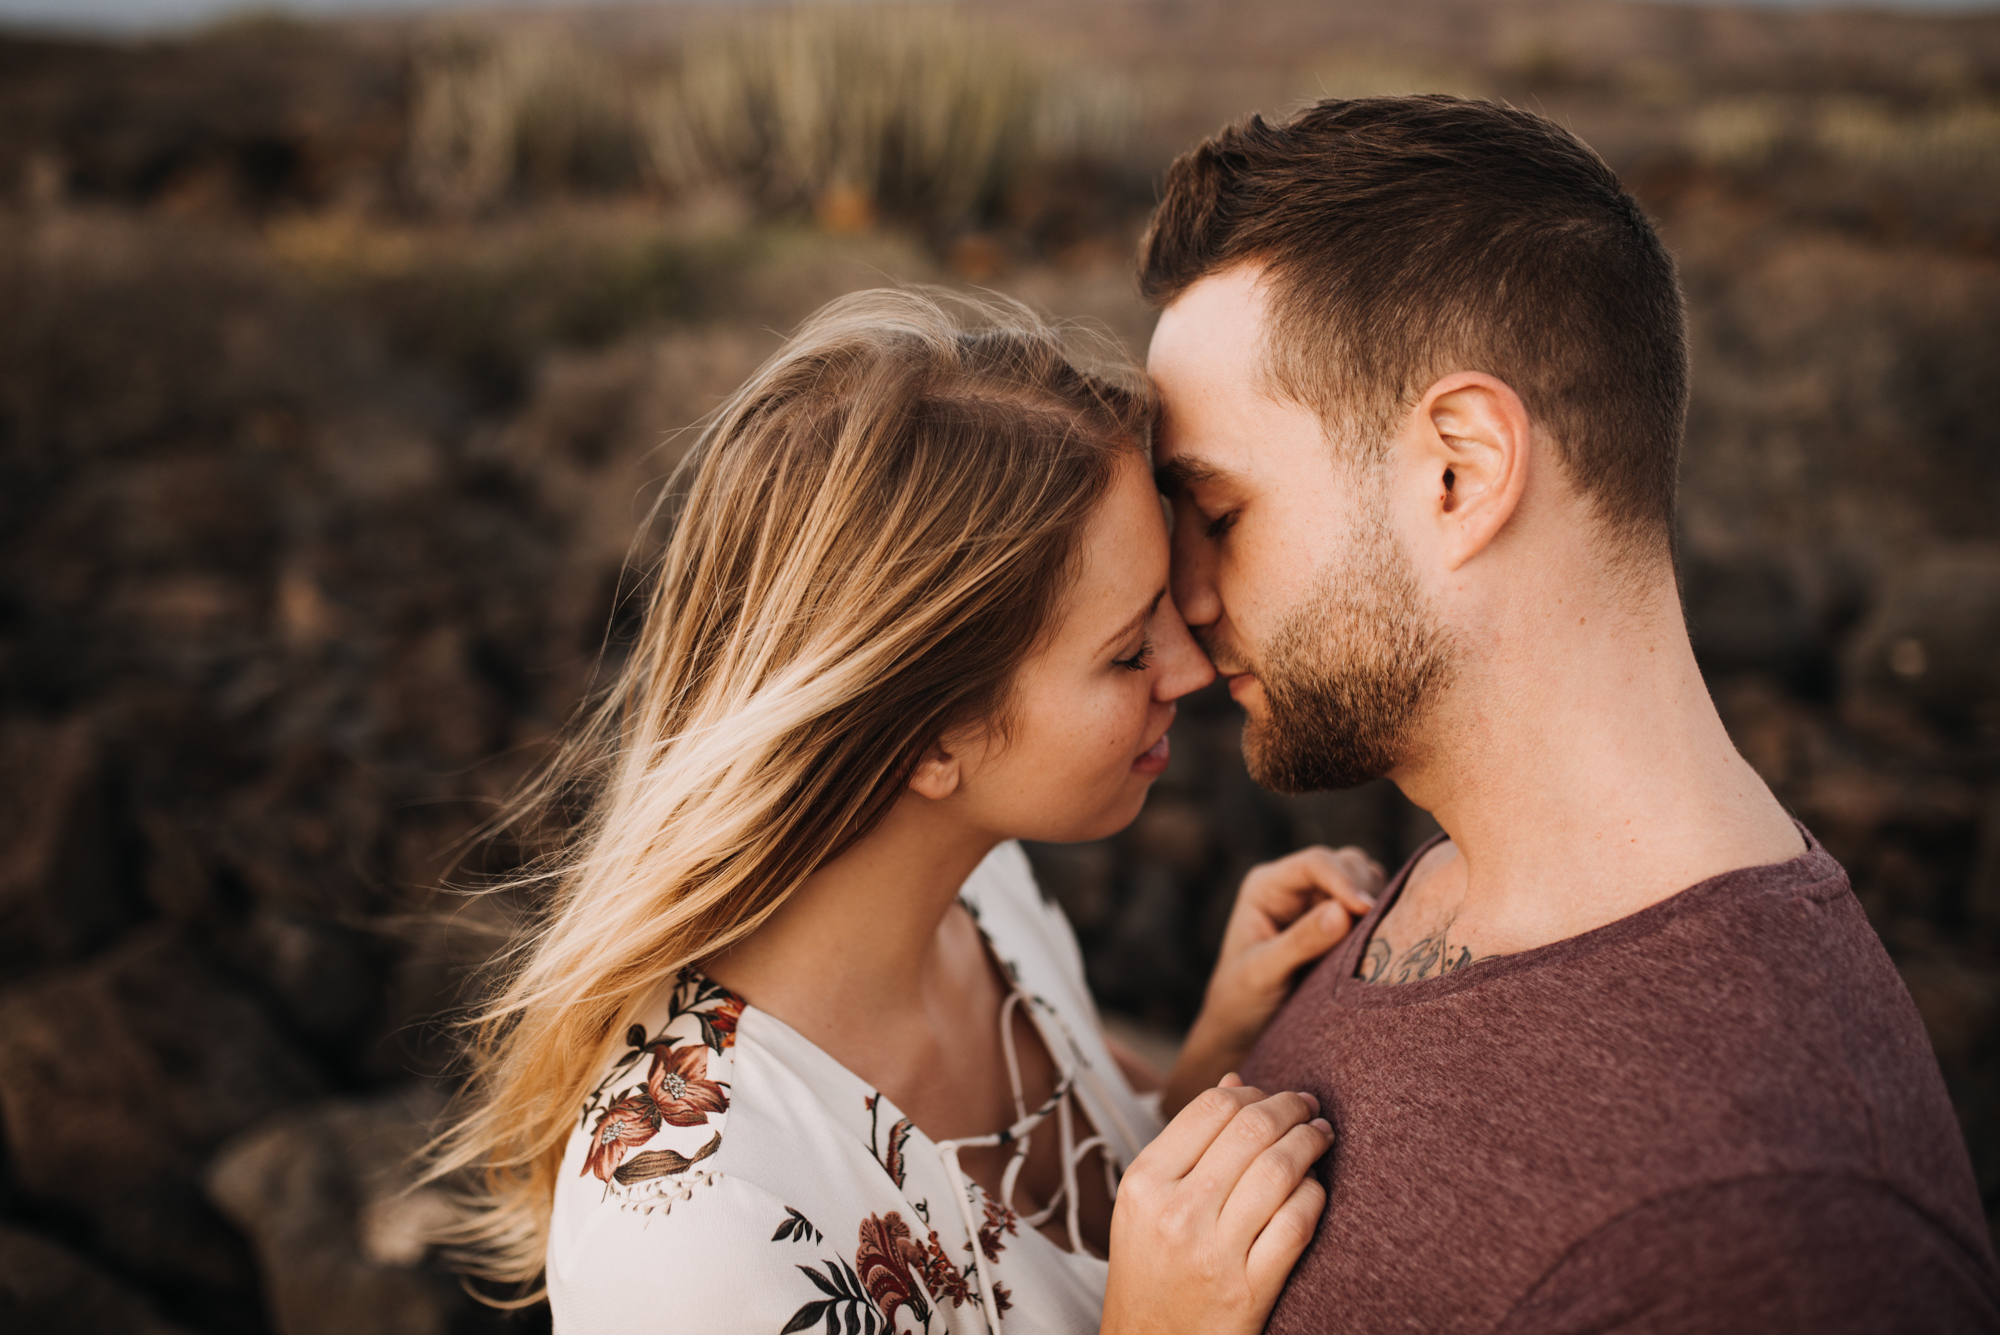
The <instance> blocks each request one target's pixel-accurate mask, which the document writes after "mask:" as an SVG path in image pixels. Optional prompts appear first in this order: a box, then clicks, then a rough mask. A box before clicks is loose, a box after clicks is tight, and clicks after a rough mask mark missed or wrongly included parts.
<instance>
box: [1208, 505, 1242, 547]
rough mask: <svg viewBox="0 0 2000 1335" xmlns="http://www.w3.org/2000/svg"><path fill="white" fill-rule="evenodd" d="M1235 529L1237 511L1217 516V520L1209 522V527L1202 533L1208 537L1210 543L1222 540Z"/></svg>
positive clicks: (1228, 511) (1227, 511)
mask: <svg viewBox="0 0 2000 1335" xmlns="http://www.w3.org/2000/svg"><path fill="white" fill-rule="evenodd" d="M1235 527H1236V511H1234V510H1226V511H1224V512H1223V513H1221V514H1219V515H1217V516H1216V517H1215V518H1213V519H1211V520H1209V521H1208V524H1207V526H1206V527H1205V528H1204V529H1203V530H1202V531H1203V532H1204V533H1206V534H1207V535H1208V540H1209V541H1210V542H1214V541H1215V540H1216V539H1217V538H1220V537H1221V536H1222V535H1223V534H1225V533H1227V532H1229V530H1230V529H1232V528H1235Z"/></svg>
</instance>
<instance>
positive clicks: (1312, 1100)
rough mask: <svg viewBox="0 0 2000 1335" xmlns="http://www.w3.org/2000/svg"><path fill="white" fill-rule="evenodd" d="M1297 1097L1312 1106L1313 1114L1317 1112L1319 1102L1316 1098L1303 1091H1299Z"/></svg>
mask: <svg viewBox="0 0 2000 1335" xmlns="http://www.w3.org/2000/svg"><path fill="white" fill-rule="evenodd" d="M1299 1097H1300V1098H1302V1099H1304V1100H1305V1101H1306V1102H1307V1103H1309V1104H1311V1105H1312V1110H1313V1111H1314V1112H1318V1111H1319V1100H1318V1099H1316V1098H1314V1097H1313V1096H1312V1095H1310V1094H1308V1093H1306V1092H1305V1091H1304V1090H1303V1089H1302V1090H1300V1091H1299Z"/></svg>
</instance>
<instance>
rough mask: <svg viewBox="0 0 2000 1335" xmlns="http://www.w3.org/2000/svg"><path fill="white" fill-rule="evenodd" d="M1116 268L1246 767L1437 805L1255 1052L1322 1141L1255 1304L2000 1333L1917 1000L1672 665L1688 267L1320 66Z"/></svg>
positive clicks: (1496, 124)
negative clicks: (1381, 788)
mask: <svg viewBox="0 0 2000 1335" xmlns="http://www.w3.org/2000/svg"><path fill="white" fill-rule="evenodd" d="M1141 264H1142V274H1141V281H1142V285H1143V287H1144V289H1145V291H1146V293H1147V295H1148V296H1149V298H1150V299H1152V300H1153V301H1154V302H1155V303H1156V304H1157V305H1159V306H1161V307H1162V308H1163V311H1162V314H1161V317H1160V322H1159V327H1158V331H1157V332H1156V334H1155V335H1154V339H1153V344H1152V350H1151V354H1150V358H1149V367H1150V370H1151V372H1152V374H1153V376H1154V377H1155V379H1156V380H1157V381H1158V383H1159V386H1160V390H1161V393H1162V396H1163V402H1164V415H1163V423H1162V431H1161V439H1160V443H1159V461H1160V478H1161V482H1162V486H1163V489H1164V490H1165V491H1166V492H1167V494H1168V495H1169V496H1170V497H1171V500H1172V503H1173V506H1174V511H1175V518H1174V544H1175V546H1174V557H1175V573H1174V586H1173V591H1174V596H1175V598H1176V600H1177V601H1178V603H1179V606H1180V610H1181V612H1182V613H1183V614H1184V615H1185V616H1186V618H1187V620H1188V622H1189V624H1190V625H1191V626H1193V627H1194V628H1195V630H1196V634H1197V635H1198V636H1199V637H1200V638H1201V639H1202V640H1203V642H1204V643H1205V645H1206V647H1207V648H1208V650H1209V652H1210V654H1211V656H1212V657H1213V658H1214V659H1215V662H1216V666H1217V668H1218V670H1219V671H1220V672H1222V673H1223V674H1225V675H1226V676H1227V677H1228V679H1229V690H1230V693H1231V695H1232V696H1234V697H1235V699H1236V700H1237V701H1238V702H1239V703H1240V704H1241V705H1242V707H1243V708H1244V710H1245V712H1246V714H1247V716H1248V717H1247V722H1246V724H1245V728H1244V751H1245V755H1246V757H1247V759H1248V761H1249V763H1250V766H1251V770H1252V773H1253V774H1254V775H1255V776H1256V777H1257V778H1258V780H1259V781H1260V782H1262V783H1264V784H1266V785H1267V786H1269V787H1272V788H1275V789H1278V790H1279V791H1283V792H1303V791H1308V790H1312V789H1322V788H1337V787H1343V786H1347V785H1352V784H1356V783H1360V782H1362V781H1364V780H1367V779H1370V778H1374V777H1376V776H1379V775H1385V774H1386V775H1388V776H1389V777H1390V778H1391V779H1393V780H1394V781H1395V782H1396V783H1397V784H1398V785H1399V786H1400V787H1401V788H1402V790H1403V791H1404V792H1405V793H1406V794H1407V795H1408V796H1409V797H1410V799H1411V800H1412V801H1414V802H1416V803H1417V804H1418V805H1420V806H1422V807H1424V808H1425V809H1426V810H1428V811H1429V812H1431V813H1432V815H1434V816H1435V817H1436V818H1437V821H1438V823H1439V825H1440V826H1442V827H1443V829H1444V831H1445V832H1446V835H1447V836H1448V837H1447V839H1445V840H1443V841H1440V842H1438V843H1436V844H1434V845H1433V846H1431V847H1429V848H1428V849H1426V850H1425V851H1424V852H1422V853H1420V854H1419V855H1418V856H1417V858H1416V859H1414V861H1413V863H1412V865H1411V866H1410V867H1408V868H1406V869H1405V871H1404V872H1403V873H1402V875H1401V876H1400V877H1399V878H1398V879H1397V880H1396V881H1395V882H1392V884H1391V885H1390V887H1389V890H1388V892H1387V893H1385V894H1384V895H1383V896H1382V902H1381V905H1380V906H1379V907H1378V908H1377V909H1375V910H1374V911H1373V912H1372V913H1371V914H1370V915H1369V916H1368V917H1367V918H1365V919H1364V920H1363V921H1362V922H1361V923H1360V924H1359V925H1358V926H1357V928H1356V929H1355V931H1354V932H1353V933H1352V934H1351V935H1350V936H1349V938H1348V939H1347V941H1345V942H1344V943H1343V944H1342V945H1341V946H1340V947H1339V948H1338V949H1336V950H1335V951H1334V952H1333V953H1332V954H1331V955H1329V956H1328V957H1327V959H1326V960H1324V961H1323V962H1322V963H1321V964H1320V966H1319V967H1318V968H1317V969H1316V970H1315V971H1313V972H1312V973H1311V974H1310V975H1308V977H1307V978H1306V979H1305V981H1304V982H1303V983H1302V984H1301V985H1300V987H1299V989H1298V991H1297V992H1296V993H1295V994H1294V996H1293V997H1292V999H1291V1001H1290V1002H1289V1003H1288V1004H1287V1006H1286V1008H1285V1009H1284V1011H1283V1012H1282V1013H1281V1014H1280V1015H1279V1017H1278V1018H1277V1020H1276V1021H1275V1022H1274V1023H1273V1025H1272V1027H1271V1028H1270V1030H1269V1031H1268V1032H1267V1033H1266V1035H1265V1037H1264V1039H1263V1040H1262V1042H1261V1043H1260V1044H1259V1045H1258V1047H1257V1049H1256V1051H1255V1052H1254V1053H1253V1054H1252V1056H1251V1058H1250V1060H1249V1062H1248V1063H1247V1064H1246V1067H1245V1070H1244V1073H1243V1074H1244V1076H1245V1078H1246V1079H1247V1080H1248V1081H1249V1082H1250V1083H1252V1084H1255V1085H1259V1086H1262V1087H1264V1088H1267V1089H1300V1090H1306V1091H1310V1092H1311V1093H1313V1094H1314V1095H1316V1096H1317V1097H1318V1098H1319V1099H1320V1100H1321V1103H1322V1105H1323V1107H1324V1109H1325V1112H1326V1115H1327V1116H1328V1117H1329V1118H1330V1119H1331V1120H1332V1122H1333V1124H1334V1127H1335V1132H1336V1136H1337V1139H1336V1142H1335V1148H1334V1150H1333V1152H1332V1154H1331V1155H1330V1156H1329V1160H1328V1163H1327V1167H1326V1171H1327V1174H1328V1189H1329V1195H1328V1204H1327V1208H1326V1212H1325V1215H1324V1217H1323V1219H1322V1221H1321V1224H1320V1228H1319V1231H1318V1234H1317V1236H1316V1238H1315V1240H1314V1242H1313V1244H1312V1246H1311V1248H1310V1249H1309V1250H1308V1252H1307V1253H1306V1256H1305V1258H1304V1260H1302V1261H1301V1262H1300V1264H1299V1267H1298V1269H1297V1270H1296V1271H1295V1272H1294V1273H1293V1276H1292V1279H1291V1282H1290V1285H1289V1286H1288V1288H1287V1289H1286V1291H1285V1294H1284V1296H1283V1298H1282V1299H1281V1300H1280V1302H1279V1305H1278V1307H1277V1309H1276V1311H1275V1313H1274V1314H1273V1317H1272V1320H1271V1323H1270V1327H1269V1329H1270V1330H1271V1331H1273V1332H1278V1333H1279V1335H1284V1333H1286V1332H1294V1331H1300V1332H1302V1331H1315V1332H1318V1331H1350V1330H1351V1331H1368V1332H1381V1331H1425V1332H1445V1331H1507V1332H1517V1331H1535V1332H1550V1331H1585V1330H1589V1331H1606V1330H1618V1331H1690V1332H1692V1331H1704V1332H1707V1331H1746V1332H1747V1331H1805V1330H1810V1331H1887V1330H1898V1331H1901V1330H1926V1331H1930V1330H1953V1331H1956V1330H1975V1329H1976V1330H1991V1329H2000V1316H1997V1315H1996V1311H2000V1282H1996V1278H1995V1271H1994V1262H1993V1253H1992V1247H1991V1242H1990V1239H1989V1237H1988V1234H1987V1230H1986V1224H1985V1221H1984V1219H1983V1217H1982V1215H1981V1209H1980V1202H1979V1199H1978V1196H1977V1193H1976V1191H1975V1189H1974V1186H1973V1182H1972V1176H1971V1170H1970V1166H1969V1164H1968V1161H1967V1158H1966V1153H1965V1149H1964V1145H1963V1141H1962V1140H1961V1138H1960V1135H1959V1132H1958V1129H1957V1125H1956V1123H1955V1122H1954V1120H1953V1117H1952V1111H1951V1108H1950V1105H1949V1104H1948V1102H1947V1100H1946V1096H1945V1091H1944V1088H1943V1084H1942V1081H1941V1080H1940V1077H1939V1074H1938V1070H1937V1066H1936V1062H1935V1060H1934V1058H1933V1057H1932V1055H1931V1052H1930V1048H1929V1045H1928V1043H1927V1041H1926V1039H1925V1036H1924V1032H1923V1029H1922V1027H1921V1024H1920V1022H1919V1020H1918V1017H1917V1014H1916V1011H1915V1008H1914V1007H1913V1006H1912V1005H1911V1002H1910V999H1909V996H1908V994H1907V992H1906V991H1905V990H1904V988H1903V986H1902V984H1901V982H1900V980H1899V979H1898V978H1897V976H1896V973H1895V970H1894V969H1893V968H1892V967H1891V965H1890V963H1889V960H1888V958H1887V956H1886V955H1885V954H1884V952H1883V950H1882V948H1881V945H1880V943H1879V942H1878V941H1877V940H1876V938H1875V936H1874V934H1873V933H1872V931H1871V930H1870V929H1869V926H1868V924H1867V921H1866V919H1865V918H1864V917H1863V916H1862V912H1861V909H1860V907H1859V905H1858V903H1857V902H1856V901H1855V899H1854V896H1853V894H1852V892H1851V891H1850V889H1849V888H1848V885H1847V880H1846V877H1845V875H1844V873H1843V872H1842V871H1841V869H1840V867H1839V865H1838V864H1837V863H1835V862H1834V861H1833V859H1832V858H1831V857H1829V856H1828V855H1827V853H1826V852H1825V850H1824V849H1822V848H1821V847H1820V846H1819V845H1818V844H1817V843H1816V842H1815V841H1814V840H1813V839H1812V837H1811V836H1810V835H1809V834H1807V833H1806V832H1805V831H1804V830H1803V827H1801V826H1799V825H1798V824H1796V823H1795V822H1794V821H1793V820H1792V819H1791V818H1790V817H1789V816H1788V815H1787V814H1786V812H1785V810H1784V809H1783V808H1782V807H1781V806H1780V805H1779V804H1778V802H1777V801H1776V799H1775V798H1773V797H1772V795H1771V793H1770V791H1769V790H1768V789H1767V788H1766V787H1765V786H1764V784H1763V783H1762V782H1761V781H1760V780H1759V779H1758V777H1757V775H1756V774H1755V773H1754V772H1753V771H1752V770H1751V769H1750V767H1749V765H1748V764H1746V763H1745V762H1744V760H1743V759H1742V757H1741V756H1740V755H1738V754H1737V752H1736V749H1735V748H1734V746H1733V745H1732V744H1731V743H1730V740H1729V738H1728V736H1727V734H1726V733H1725V732H1724V730H1723V727H1722V724H1721V722H1720V720H1719V719H1718V717H1717V715H1716V712H1715V710H1714V707H1713V706H1712V705H1711V703H1710V701H1709V697H1708V694H1707V692H1706V690H1705V689H1704V687H1703V683H1702V680H1701V676H1700V674H1699V672H1698V671H1697V669H1696V666H1695V660H1694V655H1693V652H1692V650H1691V648H1690V646H1689V643H1688V637H1687V633H1686V630H1685V628H1684V624H1683V620H1682V613H1681V605H1680V600H1679V594H1678V589H1677V585H1676V580H1675V573H1674V553H1673V543H1674V538H1673V534H1674V524H1675V519H1674V501H1675V489H1676V482H1675V473H1676V467H1677V463H1678V455H1679V447H1680V438H1681V431H1682V424H1683V417H1684V409H1685V402H1686V382H1687V355H1686V347H1685V336H1684V319H1683V314H1682V307H1681V299H1680V293H1679V288H1678V283H1677V279H1676V277H1675V272H1674V266H1673V261H1672V259H1671V258H1670V257H1669V256H1668V254H1667V252H1666V251H1665V249H1664V248H1663V247H1662V246H1661V244H1660V242H1659V239H1658V238H1657V236H1656V235H1655V234H1654V231H1653V229H1652V227H1651V225H1650V224H1649V223H1648V222H1647V220H1646V218H1645V216H1644V214H1643V213H1642V212H1641V211H1640V209H1639V207H1638V205H1637V204H1636V203H1635V202H1634V201H1633V200H1632V199H1631V197H1630V196H1629V195H1627V194H1625V193H1624V192H1623V190H1622V189H1621V188H1620V186H1619V184H1618V181H1617V179H1616V178H1615V177H1614V176H1613V174H1612V173H1611V171H1610V170H1609V169H1608V168H1607V167H1606V166H1605V165H1604V164H1603V162H1602V161H1601V160H1600V159H1598V158H1597V157H1596V155H1595V154H1593V153H1592V152H1591V151H1590V150H1589V149H1588V148H1586V147H1585V146H1584V145H1583V144H1581V143H1580V142H1578V141H1577V140H1576V139H1574V138H1573V137H1572V136H1570V135H1569V134H1567V133H1566V132H1565V131H1563V130H1562V129H1560V128H1558V127H1557V126H1555V125H1552V124H1550V123H1549V122H1547V121H1545V120H1542V119H1541V118H1539V117H1536V116H1533V115H1530V114H1528V113H1525V112H1520V111H1514V110H1508V109H1504V108H1499V107H1494V106H1490V105H1487V104H1484V103H1478V102H1464V101H1459V100H1455V99H1450V98H1443V97H1423V98H1379V99H1366V100H1361V101H1352V102H1339V101H1333V102H1324V103H1321V104H1320V105H1318V106H1316V107H1313V108H1311V109H1309V110H1307V111H1305V112H1303V113H1301V114H1299V115H1298V116H1297V117H1296V118H1294V119H1292V120H1291V121H1289V122H1287V123H1284V124H1271V123H1267V122H1265V121H1263V120H1261V119H1259V118H1253V119H1251V120H1250V121H1248V122H1247V123H1245V124H1243V125H1241V126H1239V127H1235V128H1232V129H1228V130H1224V131H1223V132H1221V133H1220V134H1218V135H1217V136H1215V137H1214V138H1212V139H1211V140H1209V141H1208V142H1206V143H1204V144H1202V145H1200V146H1199V147H1197V148H1195V149H1194V150H1192V151H1191V152H1189V153H1187V154H1185V155H1184V156H1183V157H1182V158H1181V159H1180V160H1179V161H1178V162H1176V163H1175V164H1174V167H1173V169H1172V170H1171V172H1170V173H1169V175H1168V178H1167V185H1166V191H1165V197H1164V199H1163V201H1162V203H1161V205H1160V208H1159V211H1158V214H1157V215H1156V218H1155V220H1154V223H1153V226H1152V229H1151V231H1150V232H1149V234H1148V236H1147V238H1146V241H1145V243H1144V246H1143V249H1142V261H1141Z"/></svg>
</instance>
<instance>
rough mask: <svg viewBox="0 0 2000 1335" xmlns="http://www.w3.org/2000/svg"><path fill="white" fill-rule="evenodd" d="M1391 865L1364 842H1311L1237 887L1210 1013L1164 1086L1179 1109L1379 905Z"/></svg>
mask: <svg viewBox="0 0 2000 1335" xmlns="http://www.w3.org/2000/svg"><path fill="white" fill-rule="evenodd" d="M1382 885H1383V873H1382V867H1381V865H1380V864H1379V863H1377V862H1376V861H1375V860H1374V859H1373V858H1371V857H1369V856H1368V855H1367V854H1366V853H1363V852H1362V851H1361V850H1360V849H1358V848H1341V849H1332V848H1326V847H1324V846H1320V845H1314V846H1313V847H1311V848H1302V849H1300V850H1299V851H1298V852H1296V853H1293V854H1291V855H1289V856H1287V857H1282V858H1279V859H1278V860H1277V861H1276V862H1266V863H1264V864H1262V865H1261V866H1256V867H1252V868H1251V869H1250V874H1249V875H1247V876H1245V877H1244V878H1243V885H1242V888H1241V889H1239V890H1238V891H1237V892H1236V907H1235V908H1233V909H1232V910H1230V914H1229V926H1228V928H1227V930H1225V931H1224V932H1223V934H1222V954H1221V955H1220V956H1219V957H1218V958H1217V959H1216V962H1215V972H1214V973H1213V974H1211V975H1210V976H1209V980H1208V992H1207V995H1206V996H1205V997H1204V998H1203V1000H1202V1007H1201V1014H1200V1016H1198V1017H1197V1018H1196V1019H1195V1022H1194V1027H1193V1028H1192V1029H1190V1030H1189V1031H1188V1037H1187V1043H1186V1044H1185V1045H1184V1046H1183V1047H1182V1049H1181V1056H1180V1060H1179V1061H1177V1062H1175V1063H1174V1069H1173V1073H1172V1074H1171V1075H1169V1076H1168V1077H1167V1083H1166V1088H1165V1090H1164V1091H1163V1092H1162V1094H1161V1111H1162V1112H1163V1113H1164V1114H1165V1115H1167V1116H1168V1117H1171V1116H1173V1115H1174V1114H1175V1113H1176V1112H1178V1111H1179V1110H1180V1109H1181V1108H1183V1107H1185V1106H1186V1104H1187V1103H1188V1101H1189V1100H1190V1099H1192V1098H1194V1096H1195V1095H1196V1094H1199V1093H1200V1092H1201V1091H1202V1090H1204V1089H1207V1088H1208V1087H1209V1086H1211V1085H1213V1084H1215V1082H1216V1081H1218V1080H1220V1079H1221V1078H1222V1076H1223V1075H1224V1074H1225V1073H1226V1072H1229V1071H1233V1070H1236V1069H1237V1068H1238V1067H1239V1066H1241V1065H1242V1062H1243V1058H1244V1057H1245V1056H1247V1055H1249V1052H1250V1049H1251V1047H1252V1046H1254V1045H1255V1044H1256V1042H1257V1039H1258V1037H1259V1036H1260V1035H1262V1034H1263V1032H1264V1026H1265V1025H1267V1024H1269V1023H1270V1022H1271V1017H1272V1016H1274V1015H1276V1014H1277V1013H1278V1007H1280V1006H1282V1005H1284V1004H1285V999H1286V998H1287V997H1289V996H1290V995H1291V994H1292V986H1293V983H1294V982H1295V981H1296V979H1297V976H1298V972H1299V970H1300V968H1302V967H1303V966H1304V965H1307V964H1310V963H1311V962H1312V961H1314V960H1316V959H1318V958H1319V957H1320V956H1322V955H1324V954H1325V953H1326V952H1327V951H1329V950H1331V949H1333V947H1335V946H1337V945H1339V944H1340V943H1341V942H1342V941H1343V940H1345V939H1346V937H1347V933H1348V930H1349V929H1350V928H1351V927H1352V926H1353V925H1354V921H1355V919H1357V918H1359V917H1361V916H1363V915H1364V914H1366V913H1367V912H1368V910H1369V909H1372V908H1374V907H1375V896H1376V895H1377V894H1379V893H1380V892H1381V890H1382Z"/></svg>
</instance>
